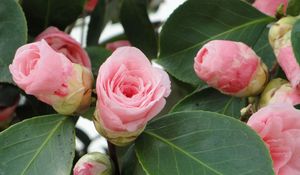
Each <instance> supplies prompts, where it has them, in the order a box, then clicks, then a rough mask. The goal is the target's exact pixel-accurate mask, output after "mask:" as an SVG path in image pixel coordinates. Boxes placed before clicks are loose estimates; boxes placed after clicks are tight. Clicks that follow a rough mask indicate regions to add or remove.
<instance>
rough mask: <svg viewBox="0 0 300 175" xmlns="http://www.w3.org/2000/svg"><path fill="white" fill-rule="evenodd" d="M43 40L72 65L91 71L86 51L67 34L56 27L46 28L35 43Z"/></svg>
mask: <svg viewBox="0 0 300 175" xmlns="http://www.w3.org/2000/svg"><path fill="white" fill-rule="evenodd" d="M42 39H44V40H45V41H46V42H47V43H48V44H49V45H50V46H51V47H52V48H53V49H54V50H55V51H56V52H59V53H62V54H64V55H65V56H66V57H67V58H69V59H70V60H71V62H72V63H76V64H80V65H83V66H85V67H86V68H88V69H91V61H90V58H89V56H88V54H87V53H86V51H85V50H84V49H83V48H82V47H81V46H80V44H79V43H78V42H77V41H76V40H74V39H73V38H71V37H70V36H69V35H68V34H66V33H64V32H62V31H60V30H58V29H57V28H56V27H48V28H47V29H46V30H45V31H44V32H42V33H41V34H39V35H38V36H37V37H36V39H35V40H36V41H40V40H42Z"/></svg>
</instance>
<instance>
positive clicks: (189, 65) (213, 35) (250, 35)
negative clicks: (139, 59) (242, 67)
mask: <svg viewBox="0 0 300 175" xmlns="http://www.w3.org/2000/svg"><path fill="white" fill-rule="evenodd" d="M273 20H274V19H273V18H271V17H268V16H266V15H264V14H262V13H261V12H259V11H258V10H256V9H255V8H253V7H252V6H251V5H250V4H249V3H246V2H243V1H239V0H238V1H237V0H226V1H225V0H189V1H186V2H185V3H184V4H183V5H181V6H180V7H179V8H177V9H176V10H175V11H174V12H173V14H172V15H171V16H170V17H169V19H168V20H167V22H166V23H165V25H164V26H163V29H162V32H161V35H160V55H159V58H160V59H159V63H160V64H161V65H162V66H164V68H166V70H167V71H168V72H169V73H170V74H172V75H173V76H175V77H176V78H177V79H179V80H181V81H184V82H187V83H191V84H199V82H200V81H199V78H197V76H196V74H195V72H194V70H193V63H194V57H195V56H196V54H197V51H198V50H199V49H200V48H201V47H202V45H204V44H205V43H207V42H208V41H210V40H215V39H226V40H234V41H241V42H244V43H246V44H248V45H249V46H251V47H253V46H254V45H255V44H256V42H257V40H258V39H259V38H260V37H261V34H262V33H263V32H264V30H265V28H266V25H267V24H268V23H270V22H271V21H273Z"/></svg>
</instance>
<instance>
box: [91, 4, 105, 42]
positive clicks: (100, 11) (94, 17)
mask: <svg viewBox="0 0 300 175" xmlns="http://www.w3.org/2000/svg"><path fill="white" fill-rule="evenodd" d="M105 6H106V3H105V0H99V1H98V3H97V5H96V7H95V9H94V11H93V12H92V14H91V19H90V23H89V26H88V33H87V45H88V46H90V45H97V44H98V41H99V38H100V35H101V33H102V30H103V29H104V26H105V23H106V21H105V12H106V8H105Z"/></svg>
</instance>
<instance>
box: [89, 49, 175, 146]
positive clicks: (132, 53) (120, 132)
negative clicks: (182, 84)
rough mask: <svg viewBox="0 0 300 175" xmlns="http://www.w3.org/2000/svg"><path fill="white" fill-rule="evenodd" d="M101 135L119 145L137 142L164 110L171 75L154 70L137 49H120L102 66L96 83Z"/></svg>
mask: <svg viewBox="0 0 300 175" xmlns="http://www.w3.org/2000/svg"><path fill="white" fill-rule="evenodd" d="M96 90H97V96H98V101H97V108H96V111H95V118H94V123H95V126H96V128H97V130H98V132H99V133H100V134H101V135H103V136H105V137H106V138H107V139H108V140H109V141H110V142H112V143H114V144H116V145H120V146H121V145H125V144H127V143H128V142H131V141H133V140H134V139H135V138H136V137H137V136H138V135H139V134H140V133H141V132H142V131H143V129H144V127H145V125H146V124H147V122H148V121H149V120H150V119H152V118H153V117H154V116H155V115H157V114H158V113H159V112H160V111H161V110H162V109H163V107H164V105H165V103H166V100H165V98H166V97H168V96H169V94H170V91H171V90H170V80H169V77H168V74H167V73H166V72H164V71H163V70H161V69H159V68H155V67H152V65H151V63H150V61H149V60H148V59H147V57H146V56H145V55H144V54H143V53H142V52H141V51H140V50H138V49H137V48H134V47H121V48H119V49H117V50H116V51H115V52H114V53H113V54H112V55H111V56H110V57H109V58H108V59H107V60H106V61H105V62H104V63H103V64H102V65H101V67H100V69H99V74H98V78H97V82H96Z"/></svg>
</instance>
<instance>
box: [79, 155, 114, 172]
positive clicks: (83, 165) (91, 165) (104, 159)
mask: <svg viewBox="0 0 300 175" xmlns="http://www.w3.org/2000/svg"><path fill="white" fill-rule="evenodd" d="M73 175H113V168H112V164H111V161H110V158H109V157H108V156H107V155H105V154H101V153H98V152H93V153H88V154H86V155H84V156H82V157H81V158H80V159H79V160H78V162H77V163H76V165H75V166H74V169H73Z"/></svg>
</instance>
